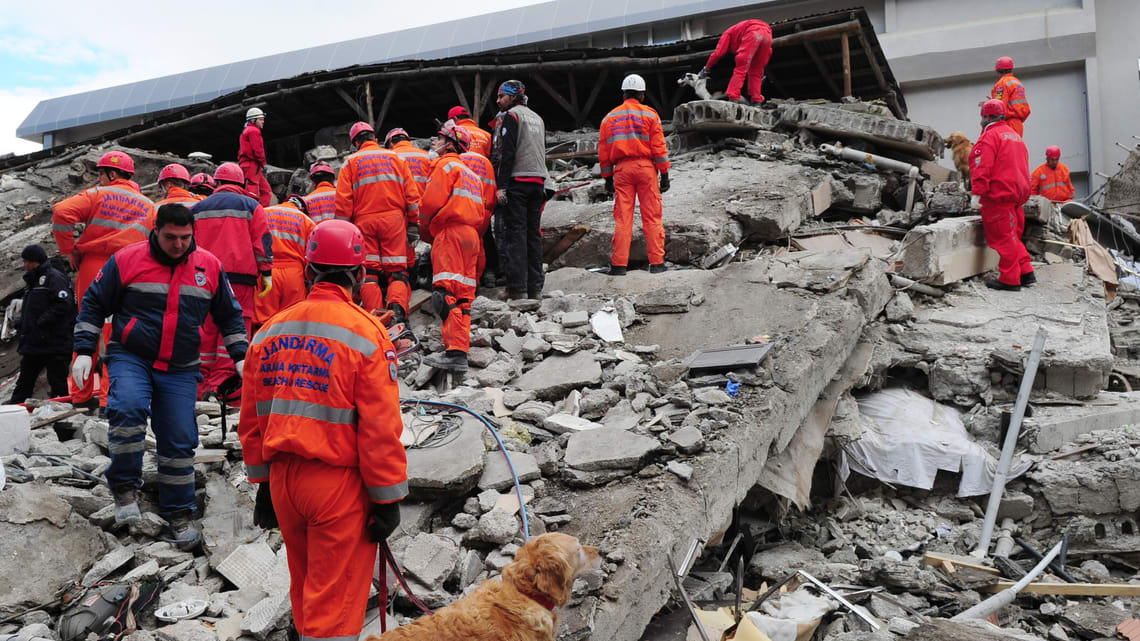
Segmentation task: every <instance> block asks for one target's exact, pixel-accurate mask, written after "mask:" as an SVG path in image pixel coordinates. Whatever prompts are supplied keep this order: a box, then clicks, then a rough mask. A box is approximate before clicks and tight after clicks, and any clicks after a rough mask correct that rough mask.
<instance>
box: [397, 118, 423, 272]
mask: <svg viewBox="0 0 1140 641" xmlns="http://www.w3.org/2000/svg"><path fill="white" fill-rule="evenodd" d="M392 151H394V152H396V155H397V156H399V157H400V160H403V161H404V163H405V164H407V165H408V171H410V172H412V178H414V179H415V181H416V189H418V190H419V192H420V193H421V194H422V193H424V189H425V188H426V187H427V181H428V176H430V175H431V156H429V155H428V152H426V151H424V150H423V149H420V148H419V147H417V146H415V145H413V144H412V143H411V141H408V140H401V141H400V142H398V143H396V144H394V145H392ZM419 222H420V221H419V215H418V214H415V213H411V214H409V215H408V224H409V225H417V224H419ZM415 264H416V248H415V247H414V246H412V244H411V243H408V269H411V268H412V267H413V266H415Z"/></svg>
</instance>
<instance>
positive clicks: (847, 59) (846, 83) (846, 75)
mask: <svg viewBox="0 0 1140 641" xmlns="http://www.w3.org/2000/svg"><path fill="white" fill-rule="evenodd" d="M839 47H840V49H841V50H842V51H843V95H844V96H850V95H851V43H850V42H848V40H847V33H846V32H844V33H843V35H841V36H839Z"/></svg>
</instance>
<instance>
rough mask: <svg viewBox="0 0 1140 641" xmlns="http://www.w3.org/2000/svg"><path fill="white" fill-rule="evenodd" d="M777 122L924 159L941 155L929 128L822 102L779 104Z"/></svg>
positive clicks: (938, 138) (934, 133) (935, 134)
mask: <svg viewBox="0 0 1140 641" xmlns="http://www.w3.org/2000/svg"><path fill="white" fill-rule="evenodd" d="M778 111H779V114H780V124H782V125H790V126H794V127H799V128H801V129H808V130H810V131H813V132H815V133H818V134H824V135H827V136H833V137H836V138H838V139H840V140H844V141H846V140H853V139H854V140H866V141H868V142H871V143H873V144H875V145H876V146H878V147H883V148H886V149H891V150H895V151H901V152H903V153H906V154H910V155H912V156H916V157H918V158H921V159H924V160H934V159H935V158H940V157H941V156H942V149H943V147H944V146H945V143H944V142H943V140H942V136H940V135H939V134H938V132H937V131H936V130H935V129H934V128H933V127H928V126H926V125H920V124H918V123H915V122H910V121H908V120H897V119H895V118H888V117H883V116H876V115H872V114H868V113H860V112H855V111H848V110H846V109H838V108H835V107H830V106H823V105H809V104H787V105H780V107H779V109H778Z"/></svg>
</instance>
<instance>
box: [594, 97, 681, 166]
mask: <svg viewBox="0 0 1140 641" xmlns="http://www.w3.org/2000/svg"><path fill="white" fill-rule="evenodd" d="M626 158H648V159H650V160H652V161H653V164H654V166H656V168H657V171H658V172H660V173H663V174H665V173H669V150H668V149H666V147H665V132H664V131H663V130H662V129H661V118H660V117H658V115H657V112H656V111H655V110H654V109H653V107H650V106H649V105H643V104H641V103H640V102H638V101H637V99H636V98H630V99H628V100H626V101H625V102H623V103H621V106H619V107H617V108H615V109H614V110H613V111H610V112H609V113H608V114H606V117H605V118H603V119H602V127H601V130H600V131H599V132H598V163H599V164H600V165H601V167H602V177H603V178H605V177H608V176H612V175H614V167H615V166H616V165H617V163H618V161H619V160H624V159H626Z"/></svg>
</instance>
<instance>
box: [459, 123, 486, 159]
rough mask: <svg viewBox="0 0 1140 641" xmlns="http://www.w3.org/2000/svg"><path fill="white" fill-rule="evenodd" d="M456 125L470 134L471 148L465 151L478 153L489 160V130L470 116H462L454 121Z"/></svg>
mask: <svg viewBox="0 0 1140 641" xmlns="http://www.w3.org/2000/svg"><path fill="white" fill-rule="evenodd" d="M455 126H456V127H463V128H464V129H466V130H467V133H469V134H471V148H470V149H468V150H467V151H469V152H471V153H476V154H479V155H480V156H482V157H484V158H486V159H488V160H490V158H491V132H489V131H487V130H486V129H483V128H482V127H480V126H479V125H478V123H476V122H475V121H474V120H472V119H470V118H463V119H461V120H456V121H455Z"/></svg>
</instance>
